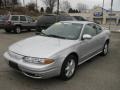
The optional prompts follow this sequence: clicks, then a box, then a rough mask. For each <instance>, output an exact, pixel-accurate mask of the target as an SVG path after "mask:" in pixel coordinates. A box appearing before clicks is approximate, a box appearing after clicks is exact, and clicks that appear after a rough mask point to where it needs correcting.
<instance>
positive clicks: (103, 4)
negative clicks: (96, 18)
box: [102, 0, 104, 23]
mask: <svg viewBox="0 0 120 90" xmlns="http://www.w3.org/2000/svg"><path fill="white" fill-rule="evenodd" d="M102 18H103V19H102V20H103V21H104V0H103V4H102ZM103 21H102V23H103Z"/></svg>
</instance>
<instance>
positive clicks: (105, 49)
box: [101, 42, 109, 56]
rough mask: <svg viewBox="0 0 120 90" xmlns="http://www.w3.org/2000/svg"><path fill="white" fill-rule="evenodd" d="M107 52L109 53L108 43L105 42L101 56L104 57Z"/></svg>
mask: <svg viewBox="0 0 120 90" xmlns="http://www.w3.org/2000/svg"><path fill="white" fill-rule="evenodd" d="M108 52H109V43H108V42H106V43H105V44H104V47H103V50H102V53H101V55H102V56H106V55H107V54H108Z"/></svg>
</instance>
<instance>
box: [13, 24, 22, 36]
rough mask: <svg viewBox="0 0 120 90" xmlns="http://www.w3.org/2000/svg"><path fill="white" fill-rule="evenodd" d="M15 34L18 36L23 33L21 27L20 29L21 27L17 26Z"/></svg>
mask: <svg viewBox="0 0 120 90" xmlns="http://www.w3.org/2000/svg"><path fill="white" fill-rule="evenodd" d="M14 32H15V33H16V34H20V33H21V27H20V26H16V27H15V31H14Z"/></svg>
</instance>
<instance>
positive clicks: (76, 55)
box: [65, 52, 79, 64]
mask: <svg viewBox="0 0 120 90" xmlns="http://www.w3.org/2000/svg"><path fill="white" fill-rule="evenodd" d="M70 55H74V56H75V57H76V58H77V60H76V64H78V60H79V56H78V54H77V53H76V52H71V53H70V54H68V55H67V56H66V58H67V57H68V56H70ZM66 58H65V59H66Z"/></svg>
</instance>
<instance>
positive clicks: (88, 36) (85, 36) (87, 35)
mask: <svg viewBox="0 0 120 90" xmlns="http://www.w3.org/2000/svg"><path fill="white" fill-rule="evenodd" d="M82 39H83V40H89V39H92V36H91V35H89V34H84V35H83V37H82Z"/></svg>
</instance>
